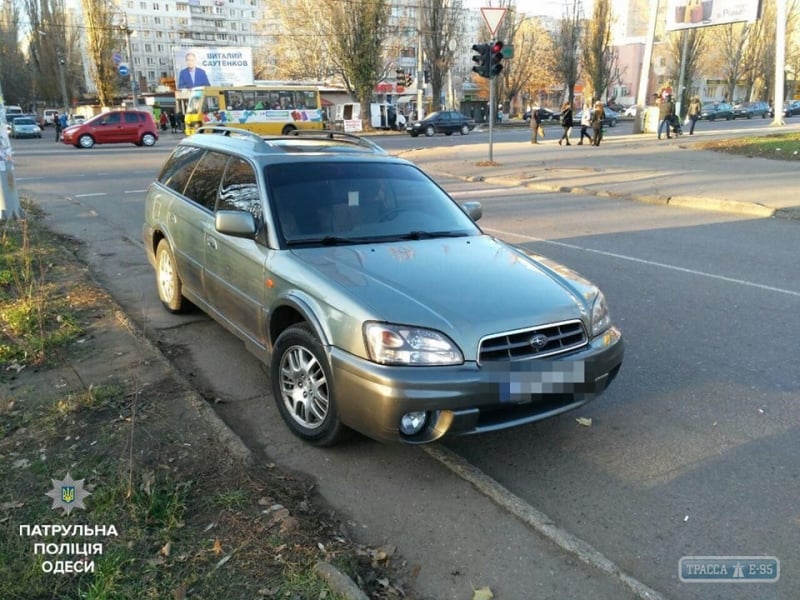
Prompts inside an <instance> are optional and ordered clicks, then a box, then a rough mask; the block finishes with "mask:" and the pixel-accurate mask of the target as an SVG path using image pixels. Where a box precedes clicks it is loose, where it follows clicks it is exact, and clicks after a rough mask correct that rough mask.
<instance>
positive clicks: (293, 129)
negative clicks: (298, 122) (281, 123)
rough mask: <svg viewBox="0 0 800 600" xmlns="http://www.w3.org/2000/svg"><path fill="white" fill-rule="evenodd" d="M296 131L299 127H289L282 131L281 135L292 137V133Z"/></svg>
mask: <svg viewBox="0 0 800 600" xmlns="http://www.w3.org/2000/svg"><path fill="white" fill-rule="evenodd" d="M296 129H297V127H295V126H294V125H287V126H286V127H284V128H283V130H282V131H281V135H292V132H293V131H295V130H296Z"/></svg>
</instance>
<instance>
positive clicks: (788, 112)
mask: <svg viewBox="0 0 800 600" xmlns="http://www.w3.org/2000/svg"><path fill="white" fill-rule="evenodd" d="M797 115H800V100H791V101H789V102H787V103H785V104H784V105H783V116H784V117H796V116H797ZM769 116H770V117H774V116H775V109H774V108H773V107H772V106H770V107H769Z"/></svg>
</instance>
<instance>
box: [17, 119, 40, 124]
mask: <svg viewBox="0 0 800 600" xmlns="http://www.w3.org/2000/svg"><path fill="white" fill-rule="evenodd" d="M14 125H36V122H35V121H34V120H33V119H30V118H25V119H20V118H16V119H14Z"/></svg>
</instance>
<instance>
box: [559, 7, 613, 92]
mask: <svg viewBox="0 0 800 600" xmlns="http://www.w3.org/2000/svg"><path fill="white" fill-rule="evenodd" d="M613 24H614V17H613V15H612V13H611V2H610V0H595V2H594V10H593V11H592V17H591V19H589V21H588V22H587V24H586V29H585V31H584V34H583V44H582V46H581V63H582V67H583V74H584V80H585V82H586V84H587V85H588V87H589V88H590V90H589V91H590V92H591V97H592V98H593V99H600V98H602V99H603V100H605V98H604V97H603V94H604V93H605V91H606V89H607V88H608V86H609V85H611V83H612V81H613V78H614V72H615V70H616V66H617V54H616V52H614V47H613V46H612V44H611V26H612V25H613ZM585 97H587V98H588V97H589V94H586V95H585ZM570 101H571V100H570Z"/></svg>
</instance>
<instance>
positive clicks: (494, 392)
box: [330, 327, 624, 444]
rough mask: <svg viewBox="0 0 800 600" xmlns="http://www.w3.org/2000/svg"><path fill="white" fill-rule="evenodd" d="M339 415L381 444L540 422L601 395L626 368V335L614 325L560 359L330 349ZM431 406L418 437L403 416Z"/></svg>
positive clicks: (430, 438) (409, 441)
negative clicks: (406, 431) (414, 362)
mask: <svg viewBox="0 0 800 600" xmlns="http://www.w3.org/2000/svg"><path fill="white" fill-rule="evenodd" d="M330 353H331V366H332V369H333V380H334V386H335V392H336V399H337V406H338V410H339V416H340V418H341V420H342V422H343V423H344V424H346V425H347V426H349V427H351V428H353V429H355V430H357V431H359V432H361V433H363V434H364V435H367V436H369V437H371V438H374V439H377V440H380V441H401V442H405V443H411V444H423V443H427V442H432V441H434V440H436V439H439V438H441V437H442V436H444V435H469V434H475V433H483V432H487V431H496V430H500V429H506V428H509V427H515V426H518V425H523V424H525V423H532V422H534V421H540V420H542V419H546V418H549V417H552V416H555V415H558V414H561V413H563V412H566V411H569V410H573V409H575V408H578V407H579V406H582V405H584V404H586V403H587V402H589V401H590V400H592V399H593V398H595V397H596V396H598V395H599V394H600V393H601V392H602V391H603V390H604V389H605V388H606V387H607V386H608V384H609V383H611V381H612V380H613V379H614V377H615V376H616V375H617V372H618V371H619V369H620V366H621V365H622V358H623V354H624V345H623V341H622V335H621V333H620V332H619V330H617V329H616V328H613V327H612V328H611V329H609V330H608V331H607V332H605V333H604V334H603V335H601V336H599V337H598V338H595V339H594V340H592V341H591V342H590V344H589V345H588V346H585V347H583V348H581V349H580V350H578V351H575V352H571V353H569V354H564V355H561V356H557V357H551V358H544V359H538V360H528V361H519V362H513V363H503V364H502V366H500V365H498V364H493V365H491V366H478V365H476V364H475V363H465V364H463V365H458V366H453V367H389V366H384V365H377V364H375V363H372V362H369V361H366V360H364V359H362V358H359V357H356V356H353V355H352V354H348V353H346V352H343V351H341V350H339V349H337V348H331V349H330ZM412 411H425V412H426V413H427V414H428V422H427V424H426V426H425V428H423V429H422V431H420V432H419V433H418V434H416V435H414V436H405V435H403V434H401V433H400V431H399V424H400V419H401V417H402V416H403V415H404V414H406V413H408V412H412Z"/></svg>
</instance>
